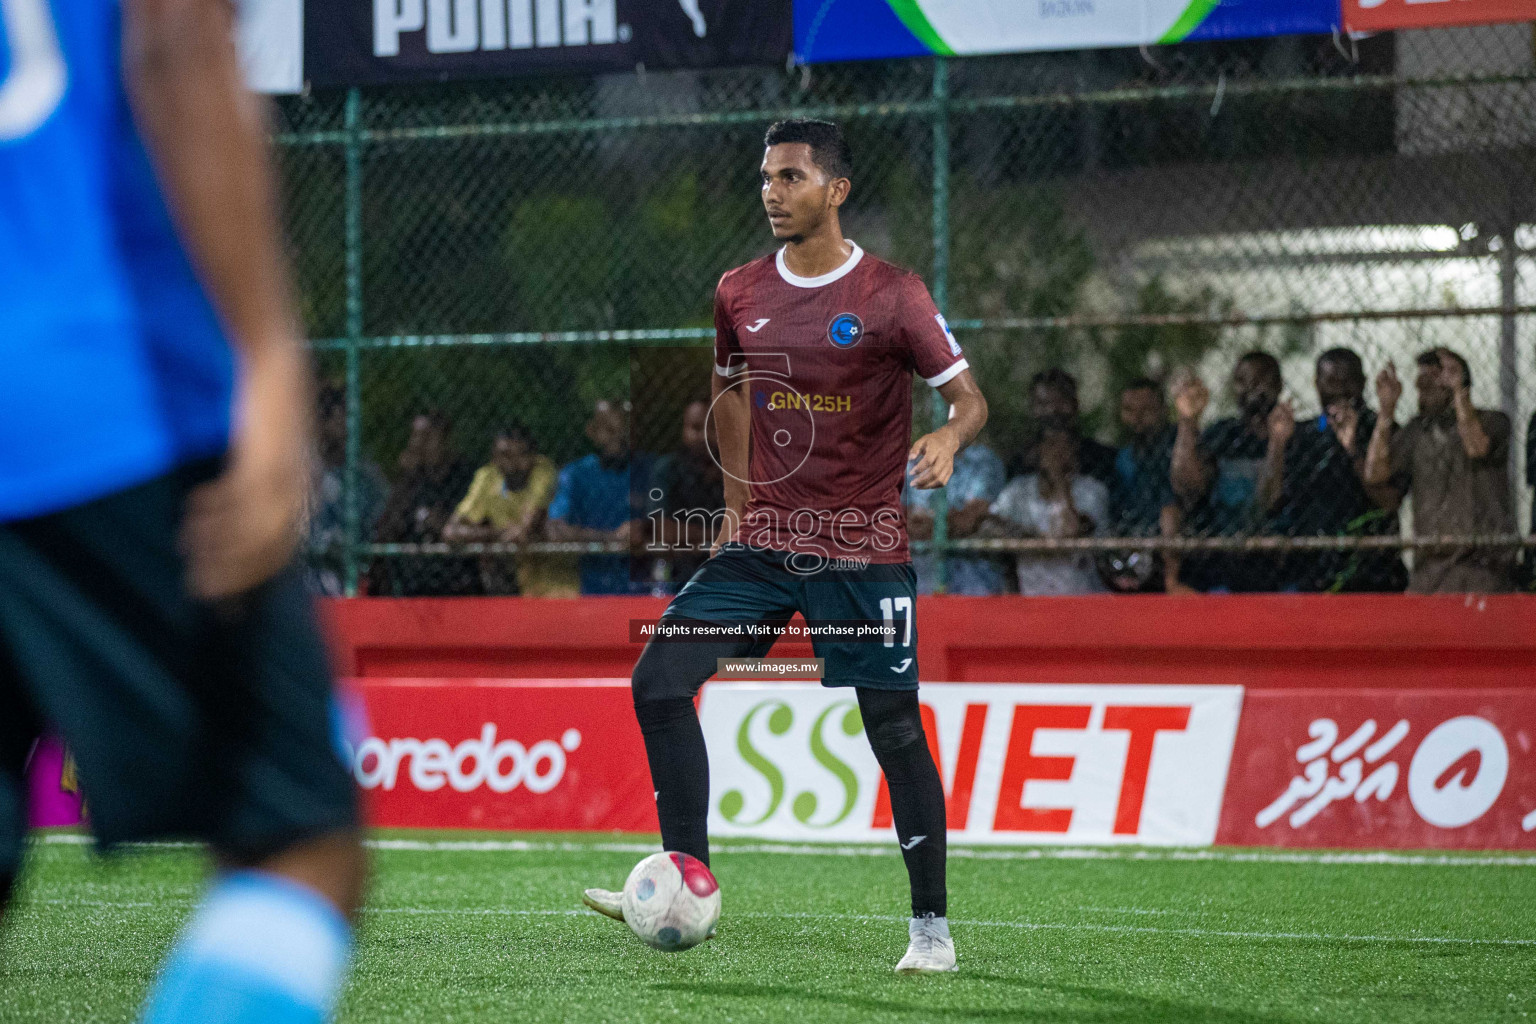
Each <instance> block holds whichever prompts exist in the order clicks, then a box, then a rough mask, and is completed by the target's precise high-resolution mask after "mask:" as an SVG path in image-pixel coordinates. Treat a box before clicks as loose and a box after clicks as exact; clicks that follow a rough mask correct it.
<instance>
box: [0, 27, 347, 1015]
mask: <svg viewBox="0 0 1536 1024" xmlns="http://www.w3.org/2000/svg"><path fill="white" fill-rule="evenodd" d="M0 7H3V8H4V13H5V15H6V16H5V18H4V19H3V21H0V26H3V27H0V33H3V35H4V38H3V44H4V45H3V46H0V93H3V95H4V98H5V103H3V104H0V184H3V187H0V323H4V325H5V328H4V331H3V332H0V365H3V366H4V372H3V373H0V902H3V900H4V898H5V896H6V894H7V893H8V892H9V890H10V888H11V887H12V885H13V884H14V881H15V878H16V876H17V874H18V872H19V871H20V868H21V861H22V853H23V850H24V836H25V826H26V800H25V792H26V791H25V787H24V775H23V771H24V767H25V764H26V760H27V755H28V752H29V750H30V749H31V747H32V743H33V741H34V740H35V738H36V737H37V735H38V734H39V732H40V731H41V729H42V726H43V723H45V722H46V723H48V724H49V726H50V727H52V728H56V729H57V730H58V731H60V732H61V733H62V734H63V736H64V739H65V740H66V741H67V742H68V744H69V746H70V748H71V750H72V751H73V753H74V755H75V759H76V765H77V769H78V773H79V779H80V783H81V786H82V788H83V790H84V794H85V797H86V799H87V800H88V801H89V803H90V807H91V825H92V829H93V830H94V831H95V833H96V836H97V839H98V840H99V841H100V842H101V843H102V844H103V845H104V846H109V847H110V846H112V845H115V844H118V843H123V842H129V841H136V840H145V839H153V838H157V837H165V836H195V837H198V838H201V839H204V840H206V841H207V842H208V843H209V844H210V845H211V846H212V847H213V848H214V850H215V852H216V854H217V857H218V863H219V864H220V865H221V873H220V874H219V875H218V876H216V878H215V880H214V883H213V885H212V887H211V888H210V890H209V893H208V895H207V898H206V899H205V901H204V902H203V904H202V905H201V906H200V907H199V908H198V909H197V910H196V911H195V912H194V914H193V915H192V918H191V920H190V921H189V923H188V925H187V928H186V931H185V932H184V933H183V935H182V937H181V939H180V941H179V942H178V943H177V945H176V947H175V948H174V949H173V951H172V953H171V955H170V957H169V959H168V960H167V966H166V969H165V971H164V973H163V974H162V976H161V978H160V980H159V982H158V984H157V985H156V987H155V990H154V991H153V993H152V994H151V996H150V999H149V1003H148V1006H147V1008H146V1010H145V1018H144V1019H145V1020H146V1021H148V1022H149V1024H191V1022H194V1021H215V1020H219V1021H233V1020H238V1021H253V1022H254V1021H263V1022H271V1024H299V1022H304V1024H313V1022H317V1021H320V1020H322V1019H324V1018H325V1017H327V1016H328V1015H329V1013H330V1011H331V1007H332V1006H333V1005H334V1001H335V998H336V995H337V992H338V991H339V989H340V985H341V981H342V978H343V975H344V972H345V968H346V964H347V961H348V958H349V951H350V944H351V937H350V926H349V924H348V920H347V916H348V915H349V914H350V913H352V912H353V911H354V909H355V908H356V906H357V903H358V900H359V897H360V890H361V886H362V882H363V874H364V870H363V855H362V847H361V843H360V841H359V837H358V832H357V827H358V816H357V807H356V796H355V791H354V786H353V784H352V780H351V776H350V772H349V766H348V765H346V764H345V763H344V762H343V759H342V757H340V756H339V753H340V744H339V742H338V740H339V737H338V736H337V731H338V730H337V723H338V721H339V714H338V709H337V707H336V705H335V703H334V700H333V693H332V682H331V677H330V674H329V669H328V667H327V658H326V649H325V644H324V642H323V640H322V638H321V635H320V632H319V629H318V627H317V625H316V623H315V620H314V615H313V610H312V608H311V606H310V604H309V601H308V598H307V595H306V594H305V588H304V579H303V574H302V571H301V570H300V569H299V567H298V566H297V565H296V563H295V562H294V559H293V555H294V549H295V546H296V543H297V541H298V538H299V534H300V518H301V512H302V508H303V505H304V494H305V491H306V488H307V484H308V475H309V474H308V470H309V467H310V454H311V451H312V442H311V440H310V438H311V423H310V421H311V416H312V411H311V404H312V401H313V391H312V385H311V381H310V371H309V366H308V361H307V358H306V356H305V353H304V351H303V347H302V343H301V339H300V332H299V328H298V321H297V317H296V314H295V310H294V304H293V302H292V300H291V297H290V294H289V286H288V280H287V272H286V268H285V266H284V261H283V258H282V249H283V246H282V242H281V236H280V232H279V229H278V225H277V217H276V214H275V210H276V201H275V192H276V189H275V187H274V182H273V176H272V173H271V170H270V167H269V164H268V161H267V154H266V151H265V143H264V139H263V134H264V125H263V123H262V118H261V116H260V111H259V110H258V109H257V108H256V107H255V105H254V103H253V101H252V99H251V98H250V96H249V95H248V94H247V93H246V92H245V89H244V86H243V84H242V82H241V77H240V69H239V67H238V63H237V60H236V56H235V50H234V44H233V42H232V35H233V26H232V24H231V5H230V4H229V3H227V2H226V0H178V2H176V3H166V2H163V0H52V2H47V0H26V2H20V0H3V2H0ZM172 213H174V215H175V216H174V226H173V218H172ZM194 268H195V269H194ZM232 409H238V410H239V416H238V419H236V418H235V417H233V416H232V415H231V410H232Z"/></svg>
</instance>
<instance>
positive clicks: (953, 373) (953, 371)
mask: <svg viewBox="0 0 1536 1024" xmlns="http://www.w3.org/2000/svg"><path fill="white" fill-rule="evenodd" d="M970 367H971V364H970V363H968V362H966V361H965V360H964V359H962V360H960V361H959V362H958V363H956V364H955V365H954V366H951V367H950V368H949V369H947V370H945V371H944V372H943V373H941V374H939V375H938V376H937V377H924V378H923V380H924V381H926V382H927V383H928V386H929V387H931V388H936V387H940V386H942V385H944V384H948V383H949V382H950V381H952V380H954V379H955V378H956V377H958V376H960V371H961V370H968V369H970ZM716 369H719V367H716Z"/></svg>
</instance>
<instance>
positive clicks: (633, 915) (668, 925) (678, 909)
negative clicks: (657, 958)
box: [624, 853, 720, 953]
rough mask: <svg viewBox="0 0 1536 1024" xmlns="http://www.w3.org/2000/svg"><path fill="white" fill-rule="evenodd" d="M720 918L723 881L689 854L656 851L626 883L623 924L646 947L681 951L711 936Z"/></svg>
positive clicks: (639, 865) (636, 867) (672, 951)
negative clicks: (721, 883)
mask: <svg viewBox="0 0 1536 1024" xmlns="http://www.w3.org/2000/svg"><path fill="white" fill-rule="evenodd" d="M718 920H720V883H719V882H716V881H715V876H714V875H713V874H711V873H710V870H709V868H708V867H706V866H705V864H704V862H703V861H701V860H699V859H698V858H696V857H690V856H688V854H686V853H653V854H651V855H650V856H649V857H647V858H645V860H642V861H641V862H640V863H639V864H636V865H635V869H634V870H633V871H631V872H630V873H629V878H627V879H626V880H625V881H624V923H625V924H627V925H629V927H630V930H631V931H633V932H634V933H635V934H636V935H638V936H640V940H641V941H642V942H644V943H645V944H646V945H648V946H654V947H656V948H657V949H660V950H664V951H665V952H668V953H677V952H680V951H682V950H685V949H689V948H692V947H693V946H697V945H698V944H699V943H701V942H703V941H704V940H705V939H707V938H709V933H710V932H711V931H713V930H714V927H715V922H716V921H718Z"/></svg>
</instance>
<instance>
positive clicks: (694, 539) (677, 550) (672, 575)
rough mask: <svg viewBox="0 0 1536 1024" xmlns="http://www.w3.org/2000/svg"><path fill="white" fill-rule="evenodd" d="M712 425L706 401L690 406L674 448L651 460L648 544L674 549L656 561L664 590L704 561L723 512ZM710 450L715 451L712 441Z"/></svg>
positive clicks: (721, 478) (722, 489) (722, 484)
mask: <svg viewBox="0 0 1536 1024" xmlns="http://www.w3.org/2000/svg"><path fill="white" fill-rule="evenodd" d="M713 430H714V424H713V423H712V422H711V421H710V419H709V406H708V404H707V403H705V402H689V403H688V407H687V408H686V409H684V410H683V423H682V433H681V436H680V437H679V439H678V441H679V443H678V447H677V450H676V451H674V452H669V453H667V454H666V455H663V456H661V458H659V459H657V460H656V465H655V468H654V469H653V470H652V472H651V486H650V489H649V490H648V491H647V492H646V498H647V502H646V519H647V520H648V524H647V526H646V530H647V536H646V540H647V542H648V544H655V545H657V546H659V547H661V548H662V549H663V550H666V549H668V548H671V549H674V550H672V551H671V552H670V554H669V555H668V556H667V557H665V558H663V559H661V560H660V561H661V567H662V568H663V569H664V570H666V571H665V579H664V580H654V575H655V574H654V573H653V582H664V583H666V584H668V587H667V588H665V589H667V590H668V592H671V590H672V589H674V588H672V587H671V586H670V585H671V584H673V583H675V582H676V581H678V580H685V581H686V580H688V579H691V578H692V577H693V574H694V573H695V572H696V571H698V568H699V566H701V565H703V564H704V560H705V559H706V558H708V557H709V548H710V545H711V544H712V543H713V542H714V539H715V535H716V533H717V532H718V530H719V525H720V519H719V517H720V516H721V515H722V514H723V513H724V512H725V477H724V475H723V474H722V472H721V470H720V463H719V462H718V461H716V459H715V456H714V454H713V453H712V451H711V445H710V436H709V434H710V433H712V432H713ZM714 448H715V450H716V451H718V449H719V442H718V440H716V442H715V445H714Z"/></svg>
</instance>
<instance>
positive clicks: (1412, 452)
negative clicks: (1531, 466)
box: [1365, 348, 1515, 594]
mask: <svg viewBox="0 0 1536 1024" xmlns="http://www.w3.org/2000/svg"><path fill="white" fill-rule="evenodd" d="M1417 363H1418V376H1417V378H1416V379H1415V382H1414V383H1415V386H1416V387H1417V389H1418V392H1419V414H1418V415H1417V416H1415V417H1414V418H1413V419H1411V420H1409V421H1408V425H1407V426H1405V427H1403V429H1401V430H1399V431H1397V432H1396V434H1395V435H1394V433H1393V431H1392V427H1393V417H1394V414H1395V413H1396V411H1397V403H1398V400H1399V399H1400V398H1402V395H1403V385H1402V382H1401V381H1399V380H1398V379H1397V371H1396V369H1395V368H1394V367H1393V366H1392V365H1391V364H1390V363H1389V364H1388V365H1387V368H1386V369H1384V370H1382V371H1381V374H1380V375H1379V376H1378V377H1377V378H1376V395H1377V400H1378V401H1379V402H1380V404H1381V416H1380V418H1379V419H1378V420H1377V421H1376V429H1375V431H1374V432H1373V433H1372V434H1371V443H1370V448H1369V450H1368V451H1367V453H1366V460H1365V480H1366V483H1367V484H1368V485H1370V486H1372V487H1375V488H1380V495H1381V499H1382V501H1383V502H1384V503H1385V504H1386V505H1387V506H1388V507H1390V508H1396V507H1397V505H1398V503H1399V502H1401V501H1402V499H1403V497H1404V496H1405V495H1408V494H1412V495H1413V532H1414V535H1415V536H1418V537H1431V536H1452V535H1463V536H1465V535H1469V534H1512V533H1514V532H1515V507H1514V498H1513V495H1512V494H1511V492H1510V479H1509V443H1510V422H1509V417H1508V416H1506V415H1504V414H1503V413H1502V412H1495V411H1492V410H1488V409H1477V408H1474V407H1473V405H1472V393H1471V392H1472V373H1471V370H1470V368H1469V367H1468V366H1467V361H1466V360H1465V359H1463V358H1462V357H1461V356H1459V355H1457V354H1456V353H1455V352H1452V351H1451V350H1449V349H1445V348H1435V349H1430V350H1429V351H1428V352H1424V353H1422V354H1421V355H1420V356H1419V357H1418V360H1417ZM1408 589H1409V590H1411V591H1413V592H1415V593H1419V594H1430V593H1499V592H1502V591H1508V590H1512V589H1514V558H1513V556H1512V555H1511V553H1510V552H1509V550H1507V549H1490V548H1455V549H1452V550H1426V549H1422V548H1421V549H1419V550H1418V551H1416V552H1415V553H1414V558H1413V574H1412V577H1411V578H1410V580H1409V585H1408Z"/></svg>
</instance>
